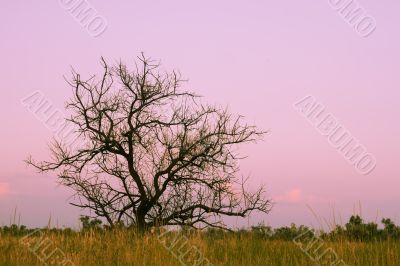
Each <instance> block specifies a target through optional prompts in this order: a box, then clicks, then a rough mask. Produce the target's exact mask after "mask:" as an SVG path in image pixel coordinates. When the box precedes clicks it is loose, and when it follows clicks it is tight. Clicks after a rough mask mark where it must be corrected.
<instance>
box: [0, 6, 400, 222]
mask: <svg viewBox="0 0 400 266" xmlns="http://www.w3.org/2000/svg"><path fill="white" fill-rule="evenodd" d="M61 2H62V1H61ZM358 2H359V4H360V5H361V6H362V7H363V9H365V10H366V11H367V13H368V14H369V15H371V16H373V17H374V18H375V20H376V25H377V26H376V30H375V31H374V32H373V33H372V34H371V35H370V36H368V37H367V38H363V37H360V36H359V35H358V34H357V32H356V31H355V30H354V29H353V28H352V27H351V26H350V25H348V24H347V23H346V21H344V20H343V18H342V17H341V16H340V14H338V12H337V11H335V10H334V9H332V7H331V6H330V5H329V1H328V0H322V1H311V0H305V1H294V0H292V1H287V0H286V1H285V0H282V1H260V0H251V1H240V2H239V1H232V0H230V1H227V0H221V1H209V0H205V1H196V2H195V1H187V0H186V1H183V0H182V1H177V0H172V1H122V0H121V1H114V2H110V1H100V0H91V1H90V3H91V5H92V6H93V7H95V8H96V9H97V11H98V13H99V14H100V15H101V16H103V17H104V18H105V19H106V21H107V23H108V26H107V28H106V30H105V31H104V33H103V34H101V35H100V36H99V37H96V38H94V37H92V36H91V35H90V34H88V32H87V31H86V30H85V29H84V28H83V27H82V26H81V25H80V24H79V23H78V22H77V21H75V20H74V18H73V16H72V15H71V14H70V13H68V11H66V10H64V9H63V7H62V6H61V4H60V1H50V0H45V1H7V2H4V3H3V4H2V7H1V9H0V22H1V23H0V25H1V26H0V36H1V41H0V47H1V49H0V53H1V54H0V55H1V59H2V60H1V61H2V62H1V64H0V71H1V76H0V77H1V83H0V86H1V91H2V104H1V107H0V108H1V112H0V121H1V129H2V130H1V138H0V144H1V152H0V161H1V167H0V225H3V224H5V225H6V224H8V223H9V222H10V216H12V214H13V213H14V209H15V208H17V212H18V213H20V214H21V222H22V223H24V224H26V225H29V226H44V225H46V224H47V222H48V219H49V216H50V215H51V217H52V220H53V221H54V223H56V222H57V221H58V223H59V225H67V226H76V225H77V224H78V215H79V214H80V211H79V210H77V209H75V208H73V207H72V206H69V205H68V201H69V196H71V194H72V193H71V191H68V190H65V189H64V188H61V187H57V184H56V178H55V176H54V175H51V174H49V175H38V174H37V173H35V172H34V170H33V169H31V168H27V167H26V166H25V164H24V163H23V160H24V159H26V157H27V156H28V155H29V154H32V155H33V156H34V157H36V158H38V159H46V158H47V156H48V153H47V148H46V143H47V142H48V141H49V140H50V139H51V137H52V132H50V131H49V130H48V129H47V128H46V126H45V125H44V124H43V123H42V122H41V121H39V120H37V119H36V118H35V117H34V116H33V114H31V113H30V112H29V111H28V110H27V109H26V108H24V106H23V105H22V104H21V102H20V101H21V99H23V98H24V97H25V96H26V95H28V94H30V93H32V92H34V91H36V90H40V91H41V92H42V93H43V94H44V95H45V96H46V98H48V99H50V100H51V101H52V102H53V104H54V106H55V108H59V109H62V108H63V104H64V101H65V100H66V99H67V98H68V97H69V96H70V90H69V87H68V86H67V84H66V83H65V81H64V80H63V75H68V74H69V71H70V66H73V67H74V68H75V69H76V70H78V71H79V72H80V73H82V74H83V75H89V74H92V73H97V72H98V71H100V70H101V68H100V64H99V59H100V56H104V57H105V58H106V59H107V60H109V61H110V62H113V61H116V60H119V59H123V60H124V61H126V62H130V63H133V59H134V58H135V57H136V56H137V55H139V53H140V52H141V51H143V52H145V54H146V55H148V56H151V57H152V58H155V59H161V60H162V63H163V66H164V67H165V68H166V69H178V70H180V71H181V73H182V74H183V76H184V77H187V78H188V79H189V82H188V84H187V88H188V89H191V90H193V91H196V92H197V93H199V94H201V95H203V96H205V100H207V101H209V102H211V103H218V104H222V105H229V107H230V109H231V110H232V111H233V112H237V113H240V114H243V115H245V117H246V119H247V120H248V121H249V122H254V123H256V124H257V125H258V126H259V127H260V128H262V129H265V130H270V133H269V134H268V135H267V136H266V137H265V141H263V142H261V143H259V144H257V145H250V146H246V147H244V148H243V153H245V154H247V155H248V156H249V157H248V159H246V160H245V161H243V162H242V163H241V165H242V172H243V174H244V175H248V174H250V175H251V176H252V179H251V183H252V185H257V184H261V183H263V184H265V185H266V186H267V188H268V192H269V196H270V197H271V198H272V199H274V200H275V202H276V205H275V207H274V209H273V211H272V212H271V213H270V214H269V215H254V216H252V217H251V218H250V219H249V221H250V223H257V222H259V221H262V220H263V221H264V222H265V223H266V224H271V225H273V226H280V225H284V224H289V223H291V222H295V223H298V224H300V223H302V224H306V225H314V226H315V225H317V221H316V219H315V218H314V217H313V215H312V213H311V211H310V210H309V208H307V205H309V206H310V207H311V208H312V209H313V210H314V211H315V212H316V213H317V214H319V215H321V216H323V217H325V218H327V219H328V220H329V219H330V217H331V216H332V210H333V209H334V210H335V212H336V214H337V215H338V216H339V215H340V216H341V217H342V218H343V220H345V219H347V218H348V216H349V215H350V214H352V213H353V212H354V206H357V207H356V208H355V209H356V212H359V207H358V206H359V203H360V205H361V207H362V215H363V216H364V217H365V218H367V219H370V220H375V218H376V216H377V215H378V217H382V216H385V217H391V218H393V219H395V220H396V221H397V222H400V209H399V208H398V205H399V202H400V193H399V189H400V186H399V185H400V181H399V178H400V170H399V168H398V163H399V159H398V158H399V155H398V154H399V150H400V142H399V139H398V137H399V136H400V126H399V123H398V122H396V121H398V118H399V117H400V105H399V96H400V90H399V89H400V88H399V85H400V75H399V73H398V72H399V69H400V50H399V47H400V29H399V25H400V17H399V15H398V12H399V9H400V2H399V1H398V0H383V1H372V0H359V1H358ZM306 95H313V96H314V97H315V98H316V99H317V100H318V101H319V102H320V103H322V104H323V105H324V106H325V107H326V108H327V110H328V111H329V112H331V113H332V114H333V115H334V116H335V117H336V118H337V119H338V120H339V121H340V124H341V125H343V126H344V127H346V129H348V130H349V131H350V132H351V133H352V135H353V136H354V137H356V138H357V139H358V140H359V141H360V142H361V143H362V144H363V145H364V146H365V147H366V148H367V149H368V151H369V152H370V153H371V154H373V155H374V156H375V157H376V159H377V165H376V168H375V170H374V171H373V172H372V173H371V174H369V175H360V174H359V173H357V171H356V170H355V168H354V167H353V166H352V165H351V164H349V163H348V162H347V161H346V160H345V159H344V158H343V157H342V156H341V155H340V154H339V153H338V152H337V151H336V150H335V149H334V148H333V147H332V146H331V145H330V144H329V143H328V141H327V139H326V137H324V136H322V135H321V134H320V133H319V132H318V130H317V129H315V128H313V126H312V125H310V123H309V122H308V121H307V120H306V119H305V118H304V116H302V115H301V114H300V113H299V112H298V111H297V110H296V109H295V108H294V107H293V104H294V103H295V102H296V101H298V100H300V99H301V98H303V97H305V96H306ZM247 222H248V220H246V222H245V223H244V224H246V223H247ZM241 224H243V223H241Z"/></svg>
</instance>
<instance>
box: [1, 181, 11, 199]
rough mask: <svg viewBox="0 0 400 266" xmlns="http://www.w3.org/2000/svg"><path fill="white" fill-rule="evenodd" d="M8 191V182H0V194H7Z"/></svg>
mask: <svg viewBox="0 0 400 266" xmlns="http://www.w3.org/2000/svg"><path fill="white" fill-rule="evenodd" d="M9 192H10V190H9V188H8V184H7V183H1V182H0V196H2V195H5V194H8V193H9Z"/></svg>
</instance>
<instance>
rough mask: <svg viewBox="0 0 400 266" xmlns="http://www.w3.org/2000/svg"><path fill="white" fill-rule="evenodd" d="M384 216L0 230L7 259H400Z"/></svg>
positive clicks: (0, 250)
mask: <svg viewBox="0 0 400 266" xmlns="http://www.w3.org/2000/svg"><path fill="white" fill-rule="evenodd" d="M383 222H386V223H385V224H384V228H381V229H379V228H378V227H377V225H376V224H374V223H364V222H363V221H362V220H360V219H357V217H352V219H351V220H350V221H349V222H348V223H347V224H346V225H345V226H343V227H340V226H339V227H337V228H336V229H335V230H333V231H331V232H329V233H321V232H320V233H319V234H317V233H316V232H315V231H313V230H311V229H309V228H307V227H304V226H300V227H297V226H295V225H292V226H289V227H281V228H278V229H271V228H270V227H268V226H256V227H253V228H251V229H249V230H239V231H235V232H225V231H221V230H207V231H195V230H183V231H182V230H181V231H165V230H159V231H154V230H152V231H150V232H147V233H143V234H137V233H135V231H134V230H131V229H129V228H117V229H112V230H111V229H110V230H104V229H101V227H100V226H99V225H98V224H97V225H95V223H93V224H91V225H92V226H93V227H92V228H89V227H88V224H86V227H85V228H83V229H82V230H81V231H79V232H77V231H73V230H71V229H63V230H62V229H41V230H38V231H35V230H28V229H26V228H25V227H18V226H15V225H14V226H11V227H3V228H2V229H1V230H0V234H1V236H0V265H10V266H11V265H37V266H39V265H46V264H47V265H166V266H173V265H363V266H364V265H374V266H375V265H400V241H399V233H400V230H399V227H398V226H396V225H394V224H393V223H392V222H391V221H390V220H383ZM94 225H95V226H94ZM89 226H90V224H89ZM334 257H335V258H334Z"/></svg>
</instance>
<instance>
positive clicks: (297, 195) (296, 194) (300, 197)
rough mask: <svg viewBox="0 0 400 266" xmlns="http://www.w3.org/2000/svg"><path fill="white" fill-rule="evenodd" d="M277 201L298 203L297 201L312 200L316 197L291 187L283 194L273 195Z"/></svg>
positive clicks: (305, 201)
mask: <svg viewBox="0 0 400 266" xmlns="http://www.w3.org/2000/svg"><path fill="white" fill-rule="evenodd" d="M275 200H276V201H277V202H287V203H299V202H304V203H307V202H313V201H315V200H316V197H315V196H313V195H307V194H305V193H304V192H303V191H302V190H301V189H300V188H293V189H291V190H290V191H288V192H287V193H285V194H284V195H281V196H277V197H275Z"/></svg>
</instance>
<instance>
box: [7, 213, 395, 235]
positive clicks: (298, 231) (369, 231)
mask: <svg viewBox="0 0 400 266" xmlns="http://www.w3.org/2000/svg"><path fill="white" fill-rule="evenodd" d="M80 221H81V230H80V231H75V230H73V229H71V228H64V229H59V228H50V229H49V228H40V229H39V228H36V229H30V228H27V227H26V226H24V225H15V224H13V225H11V226H3V227H0V237H1V236H2V235H12V236H26V235H29V234H31V233H34V232H35V231H37V230H40V231H42V232H45V233H54V234H63V235H71V234H80V233H87V232H94V231H96V232H99V233H102V232H107V231H111V230H112V229H111V228H109V227H108V226H106V225H102V221H101V220H98V219H91V218H89V217H88V216H82V217H81V218H80ZM381 223H382V226H381V227H379V225H378V224H377V223H374V222H369V223H365V222H364V221H363V219H362V218H361V217H360V216H358V215H356V216H351V217H350V219H349V221H348V222H347V223H346V224H345V225H344V226H340V225H337V226H336V227H335V228H334V229H333V230H331V231H330V232H324V231H321V230H315V229H312V228H309V227H307V226H304V225H300V226H297V225H295V224H292V225H291V226H283V227H279V228H272V227H271V226H265V225H262V224H260V225H257V226H252V227H251V228H249V229H240V230H235V231H226V230H221V229H214V228H210V229H207V230H204V231H202V234H204V237H205V238H207V239H210V240H215V239H218V238H223V237H224V236H226V235H232V234H233V235H235V236H237V237H238V238H241V237H247V236H248V235H252V236H253V237H256V238H261V239H265V240H284V241H292V240H294V239H296V238H298V237H299V236H306V237H309V238H311V237H318V238H320V239H323V240H327V241H338V240H344V241H346V240H347V241H361V242H367V241H384V240H395V241H398V240H400V226H398V225H396V224H395V223H394V222H393V221H392V220H391V219H387V218H384V219H382V220H381ZM119 229H124V230H129V228H127V227H125V226H123V225H120V226H119ZM153 232H154V231H153ZM179 232H180V233H183V234H188V235H190V234H194V233H198V231H195V230H193V229H189V228H182V230H180V231H179Z"/></svg>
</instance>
